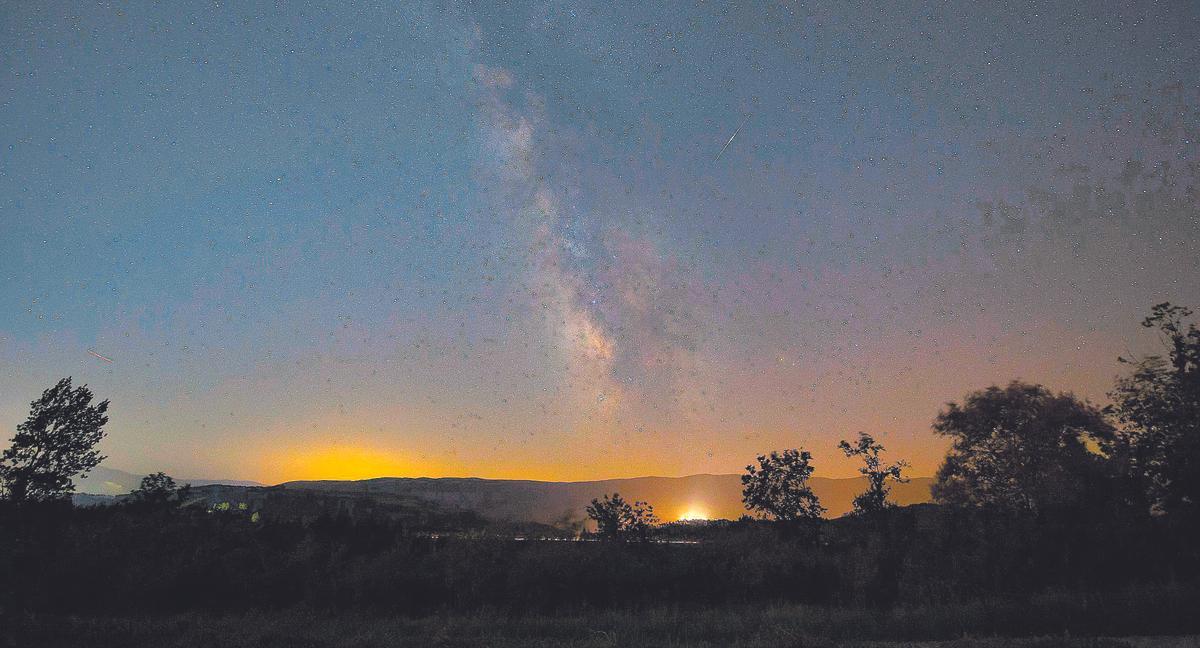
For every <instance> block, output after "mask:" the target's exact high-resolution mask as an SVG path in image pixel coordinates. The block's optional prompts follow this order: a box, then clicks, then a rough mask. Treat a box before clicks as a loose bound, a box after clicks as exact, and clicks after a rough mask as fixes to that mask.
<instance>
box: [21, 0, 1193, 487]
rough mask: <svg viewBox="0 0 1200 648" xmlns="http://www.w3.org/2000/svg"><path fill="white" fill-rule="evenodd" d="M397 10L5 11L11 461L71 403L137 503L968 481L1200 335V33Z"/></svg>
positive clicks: (665, 14)
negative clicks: (1080, 403)
mask: <svg viewBox="0 0 1200 648" xmlns="http://www.w3.org/2000/svg"><path fill="white" fill-rule="evenodd" d="M385 4H386V5H389V6H385V7H381V8H377V9H370V10H353V9H350V8H348V7H346V6H343V5H344V3H332V4H329V5H324V6H322V5H317V4H312V3H280V4H279V5H276V4H268V3H260V4H252V3H242V2H232V3H228V4H226V3H213V2H191V3H181V2H173V3H163V4H158V5H153V6H151V5H150V4H149V3H134V4H131V5H128V6H122V5H120V4H114V5H110V4H108V3H87V4H78V5H74V4H71V3H57V2H55V3H6V4H5V5H4V6H3V7H0V304H3V310H0V431H3V437H5V438H7V437H8V436H11V433H12V430H13V428H15V426H16V424H17V423H19V422H20V421H21V420H23V418H24V416H25V414H26V412H27V411H28V404H29V401H31V400H33V399H34V398H36V397H37V396H38V395H39V394H40V393H41V391H42V390H43V389H45V388H47V387H49V386H50V385H52V384H53V383H54V382H55V381H56V380H58V379H59V378H61V377H64V376H68V375H69V376H73V377H74V378H75V380H76V382H82V383H87V384H88V385H90V386H91V387H92V389H93V390H94V391H95V392H96V393H97V395H98V396H99V397H102V398H109V399H111V400H112V407H111V423H110V424H109V426H108V437H107V438H106V439H105V441H104V442H103V444H102V446H101V447H102V450H103V451H104V452H105V453H106V454H107V455H108V456H109V459H108V461H107V463H106V465H109V466H111V467H114V468H120V469H124V470H128V471H131V472H146V471H157V470H165V471H167V472H169V473H171V474H174V475H178V476H185V477H186V476H192V477H225V478H229V477H239V478H244V479H257V480H260V481H265V482H276V481H280V480H284V479H296V478H338V477H342V478H357V477H369V476H383V475H391V476H419V475H426V476H441V475H474V476H482V477H517V478H537V479H595V478H609V477H627V476H637V475H649V474H653V475H685V474H691V473H699V472H711V473H724V472H737V471H740V470H741V469H742V468H743V467H744V466H745V465H746V463H748V462H749V461H750V460H752V459H753V457H754V455H755V454H757V453H759V452H764V451H768V450H771V449H776V448H788V447H800V446H803V447H805V448H807V449H809V450H811V451H813V452H814V454H815V455H816V459H815V464H816V466H817V474H819V475H826V476H848V475H851V474H854V468H855V467H854V466H853V465H852V464H851V463H850V462H849V461H848V460H845V459H843V458H841V457H840V452H838V451H837V449H836V444H837V442H838V440H840V439H842V438H850V437H851V436H852V435H854V434H855V433H857V432H858V431H859V430H864V431H868V432H871V433H873V434H874V435H875V436H876V437H877V438H879V439H880V440H882V442H883V443H884V444H885V445H886V446H887V447H888V450H889V454H890V455H891V456H892V457H893V458H901V457H903V458H907V459H908V460H910V461H911V462H912V464H913V470H912V473H913V474H914V475H930V474H932V473H933V471H934V470H935V469H936V467H937V464H938V462H939V460H940V458H941V456H942V454H943V452H944V450H945V447H946V445H945V443H944V441H943V440H940V439H938V438H935V437H934V436H933V434H932V433H931V432H930V430H929V424H930V422H931V420H932V419H933V417H934V416H935V414H936V413H937V411H938V408H939V407H940V406H941V405H942V404H943V403H945V402H946V401H948V400H954V399H959V398H961V397H962V396H963V395H964V394H965V393H966V392H968V391H970V390H973V389H978V388H982V387H985V386H987V385H990V384H993V383H997V382H999V383H1003V382H1007V381H1008V380H1011V379H1014V378H1022V379H1025V380H1029V381H1035V382H1042V383H1044V384H1046V385H1047V386H1049V387H1051V388H1052V389H1056V390H1071V391H1074V392H1075V393H1077V394H1079V395H1081V396H1086V397H1088V398H1090V399H1092V400H1093V401H1095V402H1098V403H1102V402H1104V399H1105V392H1106V391H1107V390H1108V389H1109V388H1110V386H1111V384H1112V379H1113V377H1114V376H1115V375H1116V374H1117V373H1118V372H1119V371H1120V370H1121V367H1120V365H1119V364H1118V363H1117V361H1116V359H1117V357H1118V356H1119V355H1122V354H1126V353H1129V352H1142V351H1144V350H1146V349H1152V348H1153V346H1152V345H1153V342H1154V340H1153V338H1152V336H1150V334H1148V333H1146V332H1145V331H1144V330H1143V329H1141V328H1140V327H1139V326H1138V322H1139V321H1140V319H1141V318H1142V317H1143V316H1144V315H1145V314H1147V312H1148V311H1149V308H1150V306H1152V305H1153V304H1155V303H1158V302H1161V301H1166V300H1170V301H1173V302H1175V303H1181V304H1191V305H1195V306H1200V256H1198V255H1200V209H1198V204H1200V166H1198V165H1200V160H1198V158H1197V154H1198V153H1200V146H1198V145H1197V138H1198V137H1200V112H1198V106H1200V73H1198V72H1197V70H1198V69H1200V47H1198V46H1197V43H1198V42H1200V3H1196V2H1190V1H1180V2H1173V3H1172V2H1167V3H1156V4H1149V3H1145V4H1142V3H1104V2H1088V3H1054V4H1042V3H928V4H918V3H880V4H882V5H884V6H881V7H877V6H870V5H865V4H864V5H860V4H858V3H843V2H836V3H829V4H828V5H818V6H810V5H802V4H790V3H789V4H778V5H770V6H769V7H767V6H766V5H765V3H764V4H759V3H745V4H737V5H726V4H720V3H717V4H709V5H705V6H703V7H699V8H695V9H691V8H686V7H685V6H684V5H690V4H691V3H673V2H671V3H629V4H624V5H622V6H619V7H611V8H610V7H607V6H606V5H607V4H608V3H593V4H578V5H576V4H557V3H531V4H522V5H513V6H508V7H505V8H503V9H497V8H496V7H495V6H493V3H478V4H471V3H466V4H454V5H450V6H433V5H423V4H420V3H406V2H398V3H385ZM602 5H603V6H602ZM1001 5H1003V6H1001ZM731 136H732V137H733V139H732V141H730V138H731ZM98 356H103V357H98ZM110 360H111V361H110Z"/></svg>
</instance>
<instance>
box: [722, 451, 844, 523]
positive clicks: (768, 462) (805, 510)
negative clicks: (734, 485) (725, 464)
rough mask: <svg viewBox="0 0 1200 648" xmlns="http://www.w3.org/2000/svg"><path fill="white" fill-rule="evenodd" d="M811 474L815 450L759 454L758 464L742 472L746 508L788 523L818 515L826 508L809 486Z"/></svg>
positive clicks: (743, 497)
mask: <svg viewBox="0 0 1200 648" xmlns="http://www.w3.org/2000/svg"><path fill="white" fill-rule="evenodd" d="M812 473H813V466H812V453H810V452H809V451H807V450H784V451H783V452H782V453H781V452H778V451H772V452H771V454H769V455H759V456H758V467H757V468H756V467H755V466H753V465H749V466H746V474H744V475H742V503H743V504H745V505H746V509H747V510H750V511H756V512H758V513H759V514H761V515H766V516H768V517H771V518H774V519H776V520H782V521H785V522H790V521H794V520H802V519H815V518H819V517H821V514H822V513H824V512H825V508H824V507H822V506H821V502H820V500H819V499H818V498H817V496H816V494H815V493H813V492H812V489H811V488H809V486H808V478H809V477H811V476H812Z"/></svg>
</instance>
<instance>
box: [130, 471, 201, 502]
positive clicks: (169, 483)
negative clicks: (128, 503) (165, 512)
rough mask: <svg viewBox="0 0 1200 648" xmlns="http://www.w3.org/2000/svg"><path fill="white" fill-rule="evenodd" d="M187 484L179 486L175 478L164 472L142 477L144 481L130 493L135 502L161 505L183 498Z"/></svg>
mask: <svg viewBox="0 0 1200 648" xmlns="http://www.w3.org/2000/svg"><path fill="white" fill-rule="evenodd" d="M186 488H187V486H183V487H180V486H177V485H176V484H175V480H174V479H173V478H172V477H171V476H170V475H168V474H166V473H164V472H156V473H154V474H151V475H146V476H145V477H142V483H141V484H140V485H139V486H138V487H137V488H136V489H134V490H132V491H130V493H129V495H130V496H131V497H132V498H133V500H134V501H135V502H138V503H142V504H149V505H154V506H161V505H164V504H168V503H171V502H178V501H180V500H182V499H183V497H184V493H185V492H186V491H185V490H184V489H186Z"/></svg>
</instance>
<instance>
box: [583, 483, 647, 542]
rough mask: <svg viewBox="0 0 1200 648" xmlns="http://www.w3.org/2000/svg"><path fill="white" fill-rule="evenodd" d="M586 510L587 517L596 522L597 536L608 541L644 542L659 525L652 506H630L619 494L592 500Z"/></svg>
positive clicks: (640, 503) (636, 504)
mask: <svg viewBox="0 0 1200 648" xmlns="http://www.w3.org/2000/svg"><path fill="white" fill-rule="evenodd" d="M586 510H587V515H588V517H589V518H591V519H592V520H593V521H595V522H596V532H597V534H598V535H599V536H600V537H601V538H607V539H610V540H617V539H624V540H638V541H641V542H645V541H647V540H649V539H650V534H651V533H652V532H653V530H654V527H655V526H656V525H658V523H659V520H658V516H656V515H655V514H654V507H653V506H651V505H649V504H647V503H646V502H633V503H632V504H630V503H629V502H626V501H625V499H624V498H623V497H621V494H620V493H613V494H612V496H609V495H604V497H603V498H602V499H593V500H592V503H591V504H589V505H588V506H587V509H586Z"/></svg>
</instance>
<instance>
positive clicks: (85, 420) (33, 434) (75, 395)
mask: <svg viewBox="0 0 1200 648" xmlns="http://www.w3.org/2000/svg"><path fill="white" fill-rule="evenodd" d="M107 412H108V401H101V402H99V403H97V404H95V405H92V392H91V390H89V389H88V388H87V385H83V386H80V387H78V388H75V389H72V388H71V379H70V378H63V379H62V380H60V381H58V384H57V385H55V386H54V387H51V388H50V389H47V390H46V391H45V392H43V393H42V397H41V398H39V399H38V400H36V401H33V402H32V403H31V404H30V411H29V418H28V419H26V420H25V422H24V423H21V424H20V425H18V426H17V433H16V435H15V436H13V438H12V445H11V446H10V447H9V448H8V449H7V450H5V451H4V453H3V455H0V484H3V490H4V491H5V492H6V493H7V496H8V497H9V498H10V499H12V500H14V501H17V502H24V501H42V500H52V499H61V498H63V497H66V496H68V495H70V494H71V492H73V491H74V490H75V485H74V484H73V483H72V482H71V478H72V477H74V476H75V475H82V476H86V475H87V473H88V471H90V470H91V469H92V468H95V467H96V466H97V465H98V464H99V463H100V462H101V461H103V460H104V457H103V456H101V454H100V453H99V452H98V451H97V450H96V449H95V448H96V444H97V443H99V442H100V439H102V438H104V425H105V423H108V415H107Z"/></svg>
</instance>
